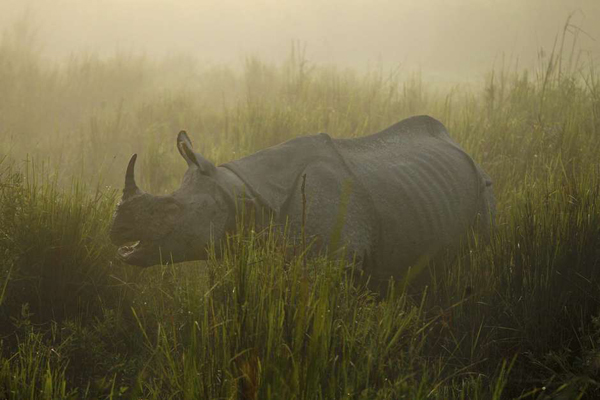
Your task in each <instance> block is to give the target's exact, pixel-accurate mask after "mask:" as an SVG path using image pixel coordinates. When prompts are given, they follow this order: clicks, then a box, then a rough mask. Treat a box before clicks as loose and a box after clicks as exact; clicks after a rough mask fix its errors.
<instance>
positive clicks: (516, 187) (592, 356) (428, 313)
mask: <svg viewBox="0 0 600 400" xmlns="http://www.w3.org/2000/svg"><path fill="white" fill-rule="evenodd" d="M565 32H567V31H566V30H565ZM568 42H569V41H565V40H562V41H560V40H559V41H557V46H556V47H555V49H554V50H553V51H550V52H549V53H540V63H539V68H538V69H537V70H534V71H525V70H520V69H518V68H516V67H511V66H510V65H511V64H510V63H506V64H504V66H502V67H500V68H496V69H494V70H492V71H491V72H490V73H489V74H488V75H487V77H486V78H485V80H484V82H483V83H482V85H481V86H480V87H468V86H464V85H456V86H455V87H453V88H451V89H449V90H444V89H440V88H434V87H431V86H430V85H428V84H426V82H425V79H424V78H423V77H422V76H421V75H419V74H410V73H405V72H403V71H392V72H390V73H388V72H384V71H382V70H374V71H371V72H368V73H364V74H361V73H357V72H355V71H350V70H343V69H340V68H337V67H325V66H319V65H315V64H312V63H311V62H310V61H309V60H307V59H306V57H305V55H304V52H303V49H302V48H300V47H299V46H297V45H294V46H293V47H292V50H291V52H290V54H289V57H288V58H287V59H286V60H285V61H284V62H283V63H282V64H281V65H273V64H268V63H265V62H263V61H262V60H260V59H257V58H252V57H249V58H248V59H247V60H246V61H245V63H244V64H243V66H242V68H241V70H236V69H232V68H229V67H226V66H202V65H195V64H194V63H193V61H190V60H185V59H183V60H170V61H168V62H157V61H156V60H149V59H147V58H145V57H141V56H139V57H138V56H135V55H128V54H125V55H124V54H119V55H116V56H114V57H112V58H107V59H102V58H99V57H96V56H93V55H88V56H73V57H72V58H71V59H69V60H66V61H65V62H64V63H62V64H50V63H48V62H47V61H46V60H44V59H43V58H42V57H41V56H40V54H39V51H38V48H37V47H36V46H37V43H38V42H37V41H36V39H35V35H34V33H32V31H31V29H30V27H28V26H27V24H22V25H17V26H16V27H15V29H14V30H13V31H11V32H9V33H8V34H7V35H5V36H4V37H3V39H2V41H1V42H0V91H1V92H2V93H3V95H2V96H0V137H1V138H2V141H0V152H1V153H2V154H0V159H2V160H3V161H2V162H1V163H0V332H1V334H2V336H1V338H0V397H1V398H14V399H20V398H117V397H122V398H168V397H171V398H241V399H262V398H364V399H367V398H369V399H370V398H390V399H397V398H407V399H419V398H438V399H449V398H450V399H452V398H454V399H489V398H495V399H499V398H540V399H542V398H578V397H582V396H587V397H588V398H593V397H595V396H597V395H598V393H599V391H600V389H599V387H598V379H599V377H598V375H599V373H600V364H599V363H598V360H599V357H600V353H599V350H598V343H599V340H600V323H599V317H598V304H599V302H600V295H599V294H598V293H600V291H599V290H598V289H599V288H598V282H599V280H598V278H599V274H600V272H597V271H599V269H598V264H599V262H600V231H599V229H600V228H599V226H600V213H599V207H600V203H599V202H600V181H599V180H600V178H599V177H598V172H599V164H598V158H597V154H596V150H595V149H596V142H597V133H598V132H599V129H600V118H599V117H600V86H599V83H600V79H599V75H598V73H597V72H596V71H595V69H594V65H593V63H592V62H591V61H588V60H587V59H586V58H585V57H584V56H583V55H582V56H579V57H578V56H576V54H577V53H576V49H575V48H574V49H573V51H574V52H572V51H571V49H570V48H567V47H566V44H564V43H568ZM571 54H574V55H573V56H572V55H571ZM419 113H427V114H430V115H433V116H434V117H437V118H439V119H440V120H442V122H444V124H445V125H446V126H447V127H448V129H449V131H450V133H451V135H452V136H453V137H454V138H455V139H456V140H457V141H458V142H459V143H461V145H462V146H463V147H464V148H465V149H466V150H467V151H468V152H469V153H470V154H472V155H473V157H474V158H475V159H476V160H477V161H478V162H479V163H480V164H482V165H483V167H484V169H485V170H486V171H487V172H488V173H489V174H490V175H491V176H492V178H493V180H494V190H495V192H496V194H497V197H498V210H499V215H498V220H497V229H496V231H495V232H494V234H493V237H492V239H491V241H490V243H480V242H475V243H472V244H470V246H469V247H467V248H465V249H463V251H462V252H461V253H460V254H459V256H458V257H457V259H456V260H452V261H448V262H447V263H446V265H440V266H438V268H436V269H432V270H429V271H428V273H430V274H431V278H430V280H429V285H428V287H427V288H424V289H423V291H422V292H419V293H418V294H416V295H415V294H414V293H412V294H410V295H409V294H407V293H404V291H403V288H402V285H401V284H399V283H396V284H391V286H390V292H389V293H388V295H387V296H383V297H381V296H378V295H376V294H374V293H372V292H370V291H369V290H368V288H367V287H365V285H364V281H363V280H362V278H361V279H359V277H358V276H355V275H354V274H352V273H349V272H348V269H347V266H344V265H340V264H338V263H337V262H335V261H333V260H327V259H310V260H305V259H304V258H303V257H302V255H297V256H292V257H290V256H289V254H290V253H294V252H289V251H287V252H286V251H285V249H286V246H289V244H288V241H287V240H286V237H285V235H283V236H282V235H281V234H280V233H276V232H275V231H273V230H269V229H267V230H264V231H259V232H256V231H254V230H252V229H251V227H248V226H246V225H240V228H239V230H238V232H237V233H236V234H235V235H232V236H231V237H230V238H228V241H227V243H226V246H224V247H223V254H219V256H220V257H216V256H217V255H215V254H214V253H213V256H212V257H211V259H210V260H209V262H207V263H187V264H183V265H176V266H163V267H156V268H152V269H148V270H143V271H142V270H138V269H135V268H132V267H129V266H125V265H122V264H121V263H120V262H119V261H117V260H116V259H115V257H114V254H115V250H116V249H115V248H114V247H113V246H112V245H111V244H110V243H109V242H108V239H107V229H108V226H109V224H110V218H111V213H112V210H113V208H114V205H115V202H116V199H117V195H118V192H117V190H115V188H119V189H120V187H121V185H122V181H123V173H124V167H125V162H126V160H127V158H128V156H129V155H130V154H131V153H132V152H137V153H139V154H140V161H141V165H140V167H141V169H140V174H139V177H140V181H141V185H142V186H143V187H144V188H145V189H147V190H149V191H152V192H155V193H162V192H167V191H169V190H172V189H173V188H175V187H177V185H178V182H179V180H180V179H181V176H182V173H183V171H184V167H185V163H183V162H181V160H180V159H179V155H178V153H177V152H176V151H175V149H174V145H173V144H174V139H175V137H174V135H175V133H176V132H178V131H179V130H180V129H182V128H185V129H188V130H189V131H190V132H191V134H192V139H193V140H194V143H195V145H196V147H198V148H199V149H200V150H201V151H202V152H203V154H205V155H206V156H207V157H208V158H210V159H212V160H214V161H216V162H224V161H227V160H230V159H233V158H238V157H240V156H243V155H245V154H248V153H251V152H253V151H255V150H258V149H260V148H263V147H266V146H269V145H273V144H275V143H278V142H281V141H283V140H286V139H289V138H291V137H294V136H299V135H302V134H308V133H315V132H319V131H326V132H329V133H330V134H332V135H333V136H345V137H354V136H360V135H365V134H368V133H372V132H375V131H377V130H379V129H382V128H384V127H386V126H387V125H389V124H391V123H394V122H397V121H398V120H400V119H402V118H403V117H407V116H410V115H414V114H419ZM286 254H288V256H285V255H286ZM552 396H554V397H552Z"/></svg>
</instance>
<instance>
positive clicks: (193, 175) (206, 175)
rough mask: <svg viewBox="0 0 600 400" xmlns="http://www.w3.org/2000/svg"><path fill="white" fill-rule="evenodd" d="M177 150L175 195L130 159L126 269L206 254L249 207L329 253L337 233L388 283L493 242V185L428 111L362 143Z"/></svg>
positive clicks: (121, 228)
mask: <svg viewBox="0 0 600 400" xmlns="http://www.w3.org/2000/svg"><path fill="white" fill-rule="evenodd" d="M177 149H178V150H179V153H180V154H181V156H182V157H183V159H184V160H185V161H186V162H187V165H188V169H187V171H186V173H185V175H184V176H183V182H182V184H181V187H180V188H179V189H177V190H176V191H175V192H173V193H172V194H170V195H167V196H155V195H151V194H148V193H146V192H144V191H142V190H141V189H140V188H138V186H137V184H136V183H135V178H134V166H135V161H136V157H137V156H136V155H135V154H134V155H133V157H132V158H131V160H130V162H129V165H128V167H127V172H126V174H125V188H124V190H123V197H122V199H121V201H120V203H119V204H118V206H117V209H116V211H115V214H114V218H113V225H112V228H111V232H110V237H111V240H112V242H113V243H114V244H115V245H117V246H119V245H121V247H120V248H119V250H118V255H119V257H120V258H121V259H122V260H124V261H125V262H126V263H129V264H133V265H138V266H142V267H147V266H151V265H155V264H159V263H161V262H167V261H168V262H171V261H173V262H180V261H186V260H203V259H206V258H207V257H208V252H207V245H208V244H209V243H210V241H211V240H212V241H213V243H219V242H220V241H222V240H223V239H224V238H225V235H226V234H227V233H228V232H232V231H234V230H235V229H236V209H237V207H238V206H237V204H238V203H239V202H240V201H243V202H244V204H245V207H252V208H254V209H256V210H262V211H263V213H262V215H264V211H267V212H268V214H269V215H270V217H271V221H272V223H274V224H279V225H280V226H281V225H287V226H289V227H291V230H290V234H291V235H295V236H296V237H299V236H298V235H300V232H301V231H302V232H303V234H304V235H306V236H305V237H308V238H311V240H312V239H314V240H313V243H316V244H315V245H314V246H313V247H314V248H318V249H320V250H319V251H327V249H328V246H329V245H331V244H332V240H334V239H333V238H334V237H335V238H336V239H335V240H337V241H338V242H339V243H341V244H342V245H343V249H344V254H346V255H347V256H350V257H352V258H353V259H354V260H355V261H356V263H357V265H360V267H361V268H362V269H363V270H364V271H367V272H368V274H369V275H370V276H372V277H373V278H374V279H379V280H387V279H389V278H390V277H395V278H399V277H402V276H404V274H405V273H406V271H407V270H408V268H409V267H411V266H415V265H416V264H417V263H419V262H420V260H423V259H424V258H429V259H435V258H436V256H440V255H442V254H447V251H450V252H456V249H457V248H458V246H459V245H460V243H461V241H462V240H463V239H465V238H466V237H467V236H470V233H472V232H473V231H478V232H480V233H481V234H482V235H484V236H485V235H489V232H490V229H491V227H492V225H493V219H494V212H495V211H494V208H495V205H494V204H495V201H494V195H493V192H492V188H491V184H492V182H491V180H490V178H489V177H488V175H487V174H486V173H485V172H484V171H483V169H482V168H481V167H480V166H479V165H477V164H476V163H475V162H474V161H473V159H472V158H471V157H470V156H469V155H468V154H467V153H466V152H465V151H464V150H463V149H462V148H461V147H460V146H459V145H458V144H457V143H455V142H454V141H453V140H452V139H451V138H450V136H449V135H448V132H447V131H446V128H445V127H444V126H443V125H442V123H440V122H439V121H437V120H436V119H434V118H431V117H429V116H417V117H412V118H408V119H405V120H403V121H400V122H398V123H396V124H394V125H392V126H390V127H389V128H387V129H385V130H383V131H381V132H378V133H375V134H372V135H370V136H365V137H360V138H352V139H333V138H331V137H330V136H329V135H327V134H325V133H320V134H317V135H312V136H304V137H299V138H296V139H292V140H290V141H287V142H285V143H282V144H279V145H276V146H273V147H269V148H267V149H264V150H262V151H259V152H257V153H254V154H252V155H249V156H247V157H244V158H241V159H239V160H235V161H231V162H228V163H225V164H222V165H220V166H215V165H214V164H213V163H212V162H210V161H209V160H207V159H206V158H204V157H203V156H201V155H200V154H198V153H196V152H194V150H193V147H192V143H191V141H190V139H189V137H188V135H187V134H186V133H185V131H181V132H180V133H179V135H178V136H177ZM303 184H305V187H304V188H303ZM257 214H258V213H256V214H255V215H257ZM340 221H341V223H340ZM302 227H303V228H304V229H302ZM336 232H337V233H336ZM133 242H137V243H136V244H135V245H132V246H131V245H129V246H125V244H131V243H133ZM444 251H446V253H444ZM444 257H445V256H444Z"/></svg>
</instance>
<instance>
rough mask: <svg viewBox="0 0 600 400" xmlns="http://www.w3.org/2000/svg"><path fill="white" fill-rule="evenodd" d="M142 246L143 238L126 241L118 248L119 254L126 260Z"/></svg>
mask: <svg viewBox="0 0 600 400" xmlns="http://www.w3.org/2000/svg"><path fill="white" fill-rule="evenodd" d="M141 247H142V241H141V240H136V241H134V242H128V243H124V244H123V245H122V246H119V249H118V250H117V254H118V255H119V258H122V259H125V260H126V259H127V258H129V257H131V255H132V254H133V253H135V252H137V251H139V249H141Z"/></svg>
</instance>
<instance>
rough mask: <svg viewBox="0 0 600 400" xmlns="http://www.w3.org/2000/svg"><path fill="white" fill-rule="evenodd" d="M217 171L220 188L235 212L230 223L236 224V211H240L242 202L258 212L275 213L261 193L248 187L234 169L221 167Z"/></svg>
mask: <svg viewBox="0 0 600 400" xmlns="http://www.w3.org/2000/svg"><path fill="white" fill-rule="evenodd" d="M217 169H218V171H219V177H218V182H219V184H218V187H219V189H220V190H221V192H222V194H223V197H224V198H225V201H226V202H227V206H228V208H229V209H230V210H233V212H232V213H231V215H232V218H231V221H230V223H233V224H235V217H236V210H237V209H238V206H239V202H240V201H242V202H243V203H244V204H245V205H246V206H248V205H250V206H251V207H252V208H254V209H255V210H257V211H258V210H264V211H267V212H272V211H273V209H272V208H271V207H270V206H269V204H268V203H267V202H266V201H265V199H264V198H263V197H262V196H261V195H260V193H258V192H257V191H256V190H254V189H253V188H252V187H251V186H250V185H248V184H247V183H246V182H245V181H244V179H243V178H242V177H241V176H240V175H239V174H238V173H236V172H235V171H234V170H233V169H231V168H229V167H228V166H227V165H220V166H219V167H217ZM249 203H250V204H249ZM234 226H235V225H234Z"/></svg>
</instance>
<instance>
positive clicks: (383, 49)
mask: <svg viewBox="0 0 600 400" xmlns="http://www.w3.org/2000/svg"><path fill="white" fill-rule="evenodd" d="M24 15H27V18H28V19H29V20H31V21H33V24H34V25H35V26H36V27H37V33H38V36H39V38H41V39H42V40H41V42H42V44H43V47H42V51H43V52H44V55H46V56H49V57H53V58H57V59H61V58H62V59H64V57H67V56H69V55H71V54H79V53H81V52H86V53H94V54H100V55H109V54H114V52H135V53H143V54H147V55H149V56H152V57H165V56H167V57H173V56H180V55H185V56H187V57H192V58H194V59H197V60H199V61H201V62H210V63H227V64H230V65H235V64H239V62H240V61H241V60H243V59H244V58H245V57H246V56H249V55H252V56H258V57H260V58H262V59H265V60H267V61H275V62H277V61H279V60H281V59H282V58H283V57H284V56H285V55H286V54H287V53H288V52H289V50H290V48H291V44H292V42H296V43H299V44H300V45H301V46H303V47H305V49H306V57H307V58H308V59H309V60H311V61H313V62H317V63H328V64H336V65H342V66H349V67H353V68H358V69H363V68H372V67H374V66H386V67H388V66H389V67H397V66H400V67H402V68H407V69H410V70H413V69H419V70H421V71H423V72H424V73H429V74H431V75H434V76H435V75H444V76H448V77H460V78H469V77H471V76H472V75H473V74H475V75H477V74H478V73H479V72H484V71H485V70H488V69H489V68H490V67H491V66H492V65H498V64H499V63H502V60H504V62H512V63H516V62H518V63H519V66H520V67H524V66H525V67H526V66H531V65H533V64H534V63H535V61H536V59H537V57H538V55H539V50H540V49H541V48H544V50H545V51H546V52H549V51H551V50H552V47H553V44H554V41H555V38H556V37H557V35H560V34H561V33H562V30H563V27H564V25H565V22H566V21H567V19H568V17H569V16H570V15H571V16H572V17H571V20H570V22H571V24H572V25H573V26H572V27H571V28H570V30H571V31H572V32H575V31H577V35H576V36H577V44H578V49H579V50H581V51H582V54H584V55H587V54H591V55H592V56H593V57H598V55H599V54H600V43H599V42H597V41H595V40H594V39H598V40H600V1H599V0H527V1H523V0H502V1H500V0H497V1H492V0H452V1H447V0H395V1H386V0H375V1H369V2H367V1H357V0H344V1H342V0H332V1H327V2H324V1H314V0H302V1H301V0H285V1H281V0H277V1H276V0H262V1H255V2H242V1H233V0H221V1H218V2H217V1H212V2H210V1H205V0H176V1H170V0H86V1H80V0H1V1H0V26H1V27H2V28H3V30H4V31H6V30H7V29H10V27H11V25H12V24H13V23H14V21H16V20H18V19H19V18H23V16H24ZM568 37H569V39H568V40H569V41H572V40H573V39H574V38H575V35H569V36H568Z"/></svg>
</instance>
